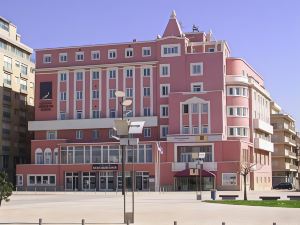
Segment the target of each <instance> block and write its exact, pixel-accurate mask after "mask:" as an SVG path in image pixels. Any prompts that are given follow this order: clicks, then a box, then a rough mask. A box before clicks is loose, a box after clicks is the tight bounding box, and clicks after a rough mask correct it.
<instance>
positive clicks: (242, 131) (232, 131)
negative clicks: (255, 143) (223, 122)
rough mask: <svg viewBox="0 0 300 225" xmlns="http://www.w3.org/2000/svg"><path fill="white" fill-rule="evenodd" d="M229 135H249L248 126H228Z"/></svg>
mask: <svg viewBox="0 0 300 225" xmlns="http://www.w3.org/2000/svg"><path fill="white" fill-rule="evenodd" d="M228 136H230V137H247V136H248V127H228Z"/></svg>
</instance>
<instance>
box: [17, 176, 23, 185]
mask: <svg viewBox="0 0 300 225" xmlns="http://www.w3.org/2000/svg"><path fill="white" fill-rule="evenodd" d="M16 186H23V175H21V174H17V175H16Z"/></svg>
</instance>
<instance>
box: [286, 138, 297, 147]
mask: <svg viewBox="0 0 300 225" xmlns="http://www.w3.org/2000/svg"><path fill="white" fill-rule="evenodd" d="M284 143H285V144H288V145H291V146H293V147H296V141H295V140H293V139H292V138H289V137H284Z"/></svg>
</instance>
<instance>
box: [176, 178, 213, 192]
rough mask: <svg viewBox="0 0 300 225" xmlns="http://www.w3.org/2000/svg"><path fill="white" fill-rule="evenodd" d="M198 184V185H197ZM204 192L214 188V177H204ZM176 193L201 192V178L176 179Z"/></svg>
mask: <svg viewBox="0 0 300 225" xmlns="http://www.w3.org/2000/svg"><path fill="white" fill-rule="evenodd" d="M197 183H198V185H197ZM201 183H202V190H203V191H209V190H210V189H213V187H214V178H213V177H202V182H201ZM175 189H176V191H196V190H197V189H198V191H199V190H200V178H199V177H195V176H194V177H176V178H175Z"/></svg>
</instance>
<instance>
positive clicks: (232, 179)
mask: <svg viewBox="0 0 300 225" xmlns="http://www.w3.org/2000/svg"><path fill="white" fill-rule="evenodd" d="M222 185H226V186H232V185H237V174H236V173H222Z"/></svg>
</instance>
